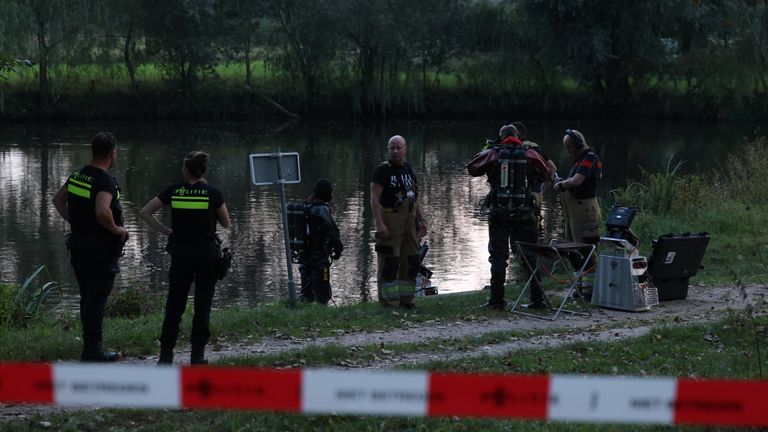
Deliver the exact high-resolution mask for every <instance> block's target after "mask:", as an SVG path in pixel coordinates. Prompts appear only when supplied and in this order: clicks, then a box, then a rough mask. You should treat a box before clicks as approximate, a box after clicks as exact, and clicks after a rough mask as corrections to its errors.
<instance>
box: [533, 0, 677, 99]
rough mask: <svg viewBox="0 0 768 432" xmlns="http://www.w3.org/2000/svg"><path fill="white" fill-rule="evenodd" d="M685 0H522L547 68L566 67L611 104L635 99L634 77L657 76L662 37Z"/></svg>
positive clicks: (664, 57)
mask: <svg viewBox="0 0 768 432" xmlns="http://www.w3.org/2000/svg"><path fill="white" fill-rule="evenodd" d="M684 2H685V0H648V1H641V2H624V1H619V2H617V1H614V0H582V1H579V2H572V1H568V0H555V1H553V0H523V1H522V7H521V10H522V11H524V13H525V22H526V24H527V25H528V26H527V28H528V29H529V30H530V31H531V32H532V33H533V34H534V35H535V37H536V38H537V39H538V40H540V41H541V43H542V47H543V50H542V52H541V54H540V55H541V56H542V57H543V58H544V59H545V60H544V61H545V62H546V64H549V65H551V66H553V67H564V68H566V69H567V70H569V71H570V72H571V73H573V75H574V76H575V77H576V78H577V79H578V80H580V81H582V82H584V83H586V84H588V85H589V87H590V88H591V89H592V91H593V92H594V93H595V95H596V96H597V97H598V99H600V100H604V101H607V102H608V103H609V104H610V105H618V104H621V103H626V101H627V100H630V99H631V98H632V89H631V85H630V79H631V78H638V77H643V76H644V75H646V74H651V73H658V72H659V71H660V70H662V66H663V64H664V62H665V61H666V59H667V57H666V56H665V53H666V50H665V47H664V43H663V36H664V34H665V32H666V31H668V29H669V28H670V27H671V26H672V25H674V20H675V19H676V17H677V16H678V15H677V12H678V11H679V10H680V9H681V8H682V7H683V6H684V5H683V3H684Z"/></svg>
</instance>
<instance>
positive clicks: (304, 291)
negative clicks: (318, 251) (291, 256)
mask: <svg viewBox="0 0 768 432" xmlns="http://www.w3.org/2000/svg"><path fill="white" fill-rule="evenodd" d="M299 263H300V266H299V273H300V274H301V293H300V294H299V299H300V300H302V301H306V302H317V303H320V304H323V305H327V304H328V302H329V301H330V300H331V260H330V259H329V258H328V256H326V255H312V256H302V257H301V258H300V260H299Z"/></svg>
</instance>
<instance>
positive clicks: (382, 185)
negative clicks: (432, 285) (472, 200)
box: [371, 135, 427, 309]
mask: <svg viewBox="0 0 768 432" xmlns="http://www.w3.org/2000/svg"><path fill="white" fill-rule="evenodd" d="M387 150H388V160H387V161H386V162H382V163H381V164H379V166H378V167H376V170H375V171H374V172H373V178H372V180H371V212H372V213H373V219H374V221H375V224H376V255H377V261H378V272H377V282H378V290H379V303H380V304H381V305H382V306H400V307H403V308H406V309H410V308H412V307H413V298H414V296H415V292H416V275H417V274H418V272H419V267H420V264H421V263H420V261H419V239H420V238H421V237H423V236H424V235H425V234H426V232H427V224H426V222H425V221H424V216H423V213H422V211H421V206H420V205H419V203H418V198H419V189H418V183H417V181H416V173H415V172H414V171H413V167H411V165H410V164H409V163H408V162H406V161H405V155H406V153H407V151H408V146H407V144H406V142H405V138H403V137H401V136H400V135H395V136H393V137H392V138H390V139H389V143H388V144H387Z"/></svg>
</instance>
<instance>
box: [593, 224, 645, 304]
mask: <svg viewBox="0 0 768 432" xmlns="http://www.w3.org/2000/svg"><path fill="white" fill-rule="evenodd" d="M647 271H648V263H647V261H646V259H645V257H642V256H640V255H639V253H638V251H637V248H636V247H635V246H634V245H632V244H631V243H629V241H627V240H625V239H618V238H611V237H602V238H600V255H599V258H598V264H597V278H596V280H595V289H594V290H593V292H592V304H593V305H596V306H601V307H607V308H611V309H621V310H627V311H632V312H640V311H647V310H650V309H651V306H655V305H657V304H659V298H658V291H657V289H656V287H654V286H653V285H652V284H651V283H650V281H649V279H648V275H647Z"/></svg>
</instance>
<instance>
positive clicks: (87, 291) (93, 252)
mask: <svg viewBox="0 0 768 432" xmlns="http://www.w3.org/2000/svg"><path fill="white" fill-rule="evenodd" d="M115 243H116V242H115V241H114V240H112V239H109V238H99V237H94V238H76V237H73V238H72V244H71V245H70V263H71V264H72V268H73V269H74V270H75V278H76V279H77V285H78V287H79V288H80V323H81V324H82V326H83V346H84V348H85V349H86V350H87V349H89V348H95V347H96V346H97V345H98V344H100V343H101V341H102V323H103V321H104V308H105V306H106V304H107V299H108V298H109V294H110V293H111V292H112V287H113V286H114V284H115V274H117V272H119V271H120V268H119V267H118V265H117V256H116V252H115V251H116V244H115Z"/></svg>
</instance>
